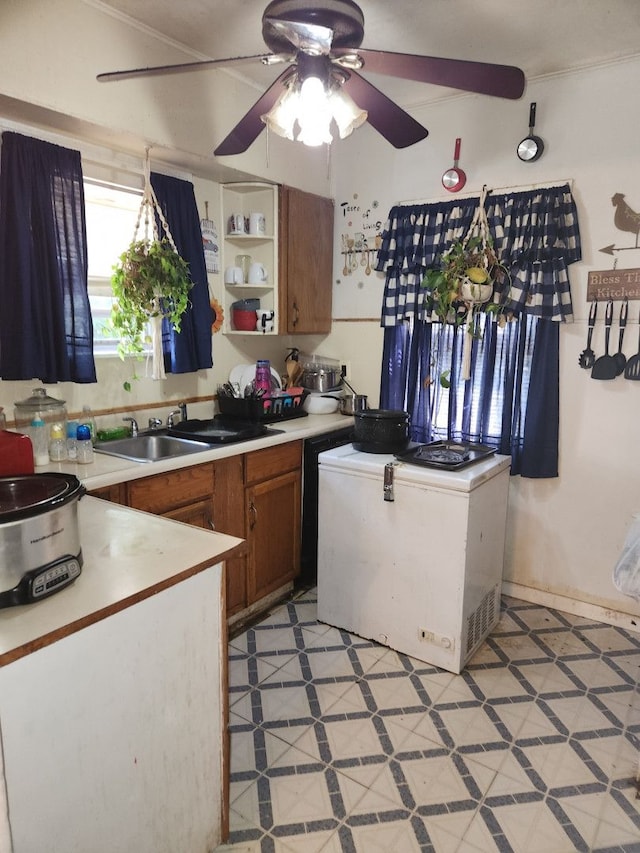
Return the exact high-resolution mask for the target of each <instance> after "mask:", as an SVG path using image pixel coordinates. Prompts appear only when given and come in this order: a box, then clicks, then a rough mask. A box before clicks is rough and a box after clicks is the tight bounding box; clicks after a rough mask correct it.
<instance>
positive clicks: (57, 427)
mask: <svg viewBox="0 0 640 853" xmlns="http://www.w3.org/2000/svg"><path fill="white" fill-rule="evenodd" d="M49 459H50V460H51V461H52V462H64V461H65V460H66V459H68V456H67V437H66V435H65V433H64V424H52V425H51V432H50V434H49Z"/></svg>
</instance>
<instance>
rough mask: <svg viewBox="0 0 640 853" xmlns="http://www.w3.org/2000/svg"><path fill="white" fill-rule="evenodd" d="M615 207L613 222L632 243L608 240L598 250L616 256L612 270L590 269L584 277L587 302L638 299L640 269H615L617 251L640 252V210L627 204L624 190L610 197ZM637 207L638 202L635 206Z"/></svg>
mask: <svg viewBox="0 0 640 853" xmlns="http://www.w3.org/2000/svg"><path fill="white" fill-rule="evenodd" d="M611 204H612V205H613V207H614V214H613V224H614V226H615V228H617V229H618V231H622V232H623V233H625V234H631V235H633V236H632V238H631V239H632V243H631V245H628V246H617V245H616V244H615V243H611V244H610V245H609V246H604V247H603V248H602V249H600V251H601V252H604V254H605V255H612V256H614V257H615V260H614V263H613V269H608V270H591V272H590V273H589V276H588V280H587V302H598V301H603V300H609V299H640V268H633V269H618V268H617V266H618V257H619V255H618V253H619V252H634V251H635V252H640V245H639V242H640V213H636V211H635V210H634V209H633V208H632V207H630V205H629V204H627V202H626V201H625V196H624V194H623V193H615V195H614V196H612V198H611ZM638 207H640V205H638Z"/></svg>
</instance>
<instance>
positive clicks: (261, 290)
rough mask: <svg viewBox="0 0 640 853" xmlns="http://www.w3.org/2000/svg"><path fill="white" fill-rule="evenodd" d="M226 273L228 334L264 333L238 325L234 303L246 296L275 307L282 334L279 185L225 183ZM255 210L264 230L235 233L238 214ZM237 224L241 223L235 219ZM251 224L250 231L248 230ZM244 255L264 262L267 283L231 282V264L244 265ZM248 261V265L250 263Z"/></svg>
mask: <svg viewBox="0 0 640 853" xmlns="http://www.w3.org/2000/svg"><path fill="white" fill-rule="evenodd" d="M220 191H221V193H222V203H221V208H222V230H223V235H222V276H223V281H224V306H223V307H224V326H223V331H224V333H225V334H228V335H262V334H265V333H263V332H262V331H256V330H255V329H254V330H252V331H242V330H238V329H235V328H234V324H233V303H234V302H238V301H240V300H243V299H258V300H260V305H259V307H260V308H262V309H266V310H270V311H274V312H276V313H275V318H274V325H273V331H271V332H266V334H273V335H275V334H278V324H279V318H278V186H277V184H265V183H257V182H247V183H234V184H222V185H221V189H220ZM252 213H262V214H263V215H264V221H265V232H264V234H260V235H254V234H250V233H235V232H236V230H237V229H236V228H234V227H233V225H234V223H235V217H243V218H244V219H245V220H248V219H249V217H250V215H251V214H252ZM235 224H237V223H235ZM248 230H249V229H248V227H247V232H248ZM242 256H249V257H250V259H251V260H250V262H249V261H247V262H246V264H248V263H259V264H262V266H263V267H264V269H265V271H266V276H267V278H266V281H265V282H264V283H257V284H256V283H253V284H250V283H249V282H248V281H244V282H242V283H229V282H227V275H226V271H227V268H228V267H235V266H242V265H243V263H242ZM246 264H245V265H246Z"/></svg>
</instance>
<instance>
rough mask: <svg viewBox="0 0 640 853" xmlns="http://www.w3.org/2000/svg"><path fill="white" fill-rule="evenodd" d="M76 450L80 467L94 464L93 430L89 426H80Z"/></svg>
mask: <svg viewBox="0 0 640 853" xmlns="http://www.w3.org/2000/svg"><path fill="white" fill-rule="evenodd" d="M76 450H77V459H76V461H77V463H78V465H85V464H87V463H88V462H93V444H92V442H91V430H90V428H89V425H88V424H80V426H79V427H78V431H77V433H76Z"/></svg>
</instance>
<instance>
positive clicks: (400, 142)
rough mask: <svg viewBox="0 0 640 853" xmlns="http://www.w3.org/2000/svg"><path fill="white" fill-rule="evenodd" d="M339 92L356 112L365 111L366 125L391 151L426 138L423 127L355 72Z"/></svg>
mask: <svg viewBox="0 0 640 853" xmlns="http://www.w3.org/2000/svg"><path fill="white" fill-rule="evenodd" d="M343 88H344V89H345V91H346V92H347V93H348V94H349V95H350V97H352V98H353V100H354V101H355V102H356V104H357V105H358V106H359V107H360V109H362V110H366V111H367V114H368V115H367V121H368V122H369V124H370V125H371V126H372V127H374V128H375V129H376V130H377V131H378V133H380V134H382V136H384V138H385V139H386V140H387V142H390V143H391V144H392V145H393V146H394V147H395V148H407V147H408V146H409V145H414V144H415V143H416V142H420V140H421V139H425V138H426V137H427V136H428V135H429V131H428V130H427V129H426V127H423V126H422V125H421V124H419V123H418V122H417V121H416V120H415V119H414V118H412V117H411V116H410V115H409V113H407V112H405V111H404V110H403V109H402V108H401V107H399V106H398V105H397V104H395V103H394V102H393V101H392V100H391V99H390V98H388V97H387V96H386V95H385V94H384V93H383V92H381V91H380V89H377V88H376V87H375V86H374V85H373V84H372V83H369V81H368V80H365V79H364V77H361V76H360V75H359V74H357V73H356V72H355V71H349V78H348V79H347V80H345V82H344V84H343Z"/></svg>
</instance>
